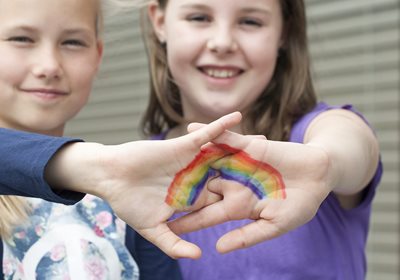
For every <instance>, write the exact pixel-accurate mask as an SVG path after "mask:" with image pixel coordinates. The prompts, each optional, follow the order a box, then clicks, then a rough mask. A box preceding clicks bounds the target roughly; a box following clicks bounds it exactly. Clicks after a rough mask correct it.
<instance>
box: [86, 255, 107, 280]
mask: <svg viewBox="0 0 400 280" xmlns="http://www.w3.org/2000/svg"><path fill="white" fill-rule="evenodd" d="M85 271H86V273H87V274H88V275H89V279H92V280H100V279H106V273H107V268H106V267H105V266H104V263H103V262H102V261H101V260H99V259H96V258H91V259H90V260H89V261H88V262H87V263H86V265H85Z"/></svg>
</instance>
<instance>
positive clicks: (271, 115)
mask: <svg viewBox="0 0 400 280" xmlns="http://www.w3.org/2000/svg"><path fill="white" fill-rule="evenodd" d="M167 2H168V1H167V0H158V4H159V5H160V8H161V9H165V8H166V5H167ZM280 5H281V10H282V17H283V20H284V28H283V30H284V31H283V32H284V45H283V46H282V48H281V49H280V50H279V55H278V59H277V64H276V68H275V71H274V74H273V77H272V78H271V81H270V82H269V84H268V85H267V86H266V88H265V89H264V91H263V92H262V93H261V94H260V96H259V98H258V99H257V100H256V101H255V102H254V104H253V105H252V106H250V109H249V110H248V111H246V112H242V113H243V114H244V115H245V121H244V123H243V124H242V126H243V130H244V132H245V133H249V134H263V135H265V136H267V138H268V139H271V140H282V141H284V140H288V139H289V136H290V131H291V128H292V126H293V123H294V122H295V121H296V120H297V119H298V118H299V117H301V116H303V115H304V114H306V113H307V112H309V111H310V110H311V109H312V108H313V107H314V106H315V105H316V102H317V97H316V94H315V91H314V87H313V84H312V79H311V73H310V58H309V51H308V43H307V30H306V23H307V22H306V13H305V5H304V2H303V1H302V0H296V1H293V0H280ZM141 23H142V32H143V33H142V34H143V36H144V41H145V44H146V47H147V48H146V50H147V56H148V62H149V71H150V96H149V103H148V107H147V109H146V111H145V114H144V116H143V119H142V122H141V128H142V132H143V133H144V134H145V135H146V136H150V135H154V134H159V133H160V132H162V131H163V130H165V129H170V128H173V127H175V126H176V125H178V124H179V123H181V122H182V121H183V116H182V105H181V101H180V94H179V89H178V87H177V86H176V84H175V83H174V81H173V79H172V77H171V73H170V71H169V69H168V66H167V57H166V52H167V49H166V46H165V45H163V44H160V42H159V41H158V39H157V36H156V34H155V32H154V30H153V28H152V26H151V23H150V20H149V18H148V16H147V13H146V11H145V10H143V11H142V20H141Z"/></svg>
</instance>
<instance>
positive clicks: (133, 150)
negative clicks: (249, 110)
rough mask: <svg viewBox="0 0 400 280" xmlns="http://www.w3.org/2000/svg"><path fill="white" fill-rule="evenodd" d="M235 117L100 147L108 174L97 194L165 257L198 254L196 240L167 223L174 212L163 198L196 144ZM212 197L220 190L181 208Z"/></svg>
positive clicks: (198, 204) (200, 204)
mask: <svg viewBox="0 0 400 280" xmlns="http://www.w3.org/2000/svg"><path fill="white" fill-rule="evenodd" d="M240 119H241V115H240V114H239V113H233V114H230V115H227V116H225V117H222V118H221V119H219V120H217V121H215V122H213V123H211V124H209V125H207V126H204V127H203V128H201V129H199V130H197V131H196V132H194V133H191V134H188V135H185V136H182V137H179V138H175V139H171V140H162V141H156V140H150V141H137V142H131V143H126V144H122V145H115V146H103V147H106V153H105V154H102V157H101V158H102V161H103V163H104V164H105V166H106V168H105V170H107V173H106V174H105V175H104V176H103V181H102V183H101V184H102V186H103V187H102V188H103V189H106V191H105V192H103V193H99V194H98V195H99V196H101V197H102V198H104V199H105V200H106V201H107V202H108V203H110V205H111V207H112V208H113V210H114V211H115V213H116V214H117V216H119V217H120V218H121V219H122V220H124V221H125V222H127V223H128V224H129V225H130V226H132V227H133V228H134V229H135V230H136V231H137V232H138V233H140V234H141V235H142V236H143V237H144V238H146V239H148V240H149V241H150V242H152V243H154V244H155V245H156V246H158V247H159V248H160V249H161V250H163V251H164V252H165V253H166V254H168V255H169V256H171V257H173V258H179V257H187V258H198V257H200V255H201V250H200V249H199V248H198V247H197V246H196V245H194V244H192V243H189V242H187V241H184V240H182V239H181V238H180V237H178V236H177V235H176V234H175V233H173V232H172V231H171V230H170V228H169V227H168V225H167V221H168V219H169V218H170V217H171V216H172V215H173V214H174V213H175V212H176V209H174V208H172V207H171V206H170V205H168V204H167V203H165V198H166V196H167V187H168V186H169V185H170V184H171V182H172V181H173V179H174V177H175V175H176V174H177V173H178V172H179V171H181V170H182V169H184V168H185V167H186V166H187V165H188V164H189V163H190V162H191V161H192V160H193V158H194V157H195V155H196V154H198V153H199V152H200V148H201V146H203V145H204V144H206V143H208V142H209V141H212V140H213V139H214V138H216V137H217V136H219V135H220V134H222V133H224V131H225V129H228V128H230V127H232V126H234V125H236V124H238V123H239V121H240ZM138 162H139V163H138ZM129 163H132V164H131V165H130V164H129ZM217 200H220V196H219V195H217V194H213V193H207V195H202V196H200V197H199V198H198V199H197V200H196V203H195V204H194V205H193V206H191V207H188V208H187V209H185V210H196V209H199V208H201V207H204V206H206V205H208V204H210V203H211V202H215V201H217ZM196 227H197V226H196V225H193V228H196ZM175 228H176V229H179V226H178V225H177V226H176V227H175ZM185 230H189V231H190V230H191V226H190V225H187V226H185Z"/></svg>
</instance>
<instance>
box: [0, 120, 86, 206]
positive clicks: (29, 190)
mask: <svg viewBox="0 0 400 280" xmlns="http://www.w3.org/2000/svg"><path fill="white" fill-rule="evenodd" d="M77 141H81V140H79V139H72V138H63V137H52V136H46V135H41V134H35V133H27V132H22V131H17V130H11V129H3V128H0V154H1V158H0V162H1V160H3V162H1V168H0V175H1V176H0V192H1V194H5V195H21V196H31V197H39V198H43V199H46V200H49V201H53V202H58V203H65V204H72V203H75V202H76V201H78V200H79V199H80V198H81V197H82V196H81V195H80V194H77V193H73V192H63V193H61V192H60V193H59V192H57V193H56V192H54V191H53V189H52V188H51V186H49V184H48V183H47V181H46V180H45V178H44V170H45V167H46V164H47V163H48V161H49V160H50V158H51V157H52V156H53V155H54V154H56V153H57V152H58V150H59V149H62V147H63V146H64V145H66V144H67V143H70V142H77Z"/></svg>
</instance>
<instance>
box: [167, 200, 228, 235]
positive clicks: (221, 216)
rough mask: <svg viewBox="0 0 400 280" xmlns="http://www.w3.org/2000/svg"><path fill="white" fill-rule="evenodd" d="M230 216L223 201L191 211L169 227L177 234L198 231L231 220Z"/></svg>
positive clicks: (169, 224) (172, 222) (170, 223)
mask: <svg viewBox="0 0 400 280" xmlns="http://www.w3.org/2000/svg"><path fill="white" fill-rule="evenodd" d="M229 220H230V219H229V216H227V215H226V211H225V209H224V207H223V201H219V202H216V203H214V204H211V205H209V206H206V207H204V208H202V209H200V210H198V211H194V212H191V213H189V214H186V215H184V216H182V217H179V218H178V219H176V220H173V221H171V222H169V223H168V226H169V228H170V229H171V230H172V231H173V232H174V233H176V234H182V233H187V232H192V231H196V230H199V229H203V228H207V227H210V226H213V225H217V224H220V223H223V222H226V221H229Z"/></svg>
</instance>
